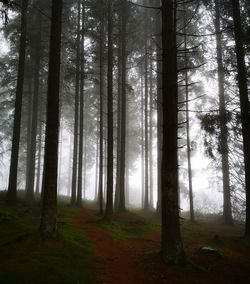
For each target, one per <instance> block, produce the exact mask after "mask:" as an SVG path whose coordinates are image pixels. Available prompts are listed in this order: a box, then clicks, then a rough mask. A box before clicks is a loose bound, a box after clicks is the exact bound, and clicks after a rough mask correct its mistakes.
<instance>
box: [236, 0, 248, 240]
mask: <svg viewBox="0 0 250 284" xmlns="http://www.w3.org/2000/svg"><path fill="white" fill-rule="evenodd" d="M232 5H233V20H234V34H235V44H236V45H235V51H236V57H237V71H238V86H239V94H240V110H241V121H242V136H243V152H244V163H245V186H246V224H245V235H246V236H250V143H249V141H250V113H249V99H248V87H247V70H246V63H245V50H244V44H243V33H242V24H241V18H240V4H239V0H233V1H232Z"/></svg>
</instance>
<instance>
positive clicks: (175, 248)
mask: <svg viewBox="0 0 250 284" xmlns="http://www.w3.org/2000/svg"><path fill="white" fill-rule="evenodd" d="M175 5H176V3H175V1H173V0H167V1H162V104H163V121H162V122H163V124H162V136H163V137H162V139H163V140H162V166H161V171H162V172H161V174H162V180H161V186H162V192H161V194H162V204H161V210H162V215H161V216H162V233H161V234H162V239H161V255H162V258H163V260H164V261H167V262H173V263H180V262H183V261H184V249H183V244H182V238H181V231H180V220H179V204H178V199H179V198H178V164H177V163H178V159H177V124H178V119H177V101H178V90H177V81H178V80H177V50H176V49H177V48H176V30H175V27H176V23H175V21H176V6H175Z"/></svg>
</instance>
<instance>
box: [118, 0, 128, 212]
mask: <svg viewBox="0 0 250 284" xmlns="http://www.w3.org/2000/svg"><path fill="white" fill-rule="evenodd" d="M126 29H127V1H126V0H123V1H122V15H121V35H120V36H121V154H120V158H121V160H120V166H121V170H120V181H119V189H120V200H119V211H120V212H123V211H125V167H126V158H125V157H126V120H127V118H126V114H127V95H126V81H127V52H126V45H127V35H126Z"/></svg>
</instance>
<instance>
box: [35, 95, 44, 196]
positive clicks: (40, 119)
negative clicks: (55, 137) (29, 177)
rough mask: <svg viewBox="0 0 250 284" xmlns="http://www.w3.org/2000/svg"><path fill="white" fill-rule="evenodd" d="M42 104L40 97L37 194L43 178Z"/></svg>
mask: <svg viewBox="0 0 250 284" xmlns="http://www.w3.org/2000/svg"><path fill="white" fill-rule="evenodd" d="M42 131H43V127H42V104H41V98H40V108H39V133H38V160H37V173H36V195H37V196H38V195H39V192H40V178H41V156H42Z"/></svg>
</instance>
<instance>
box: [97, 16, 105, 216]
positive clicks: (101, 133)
mask: <svg viewBox="0 0 250 284" xmlns="http://www.w3.org/2000/svg"><path fill="white" fill-rule="evenodd" d="M103 41H104V25H103V22H102V21H101V22H100V41H99V49H100V55H99V56H100V90H99V95H100V112H99V113H100V128H99V131H100V146H99V147H100V149H99V185H98V201H99V213H100V215H103V96H104V93H103V79H104V78H103V76H104V70H103V69H104V68H103V67H104V65H103V60H104V46H103Z"/></svg>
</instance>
